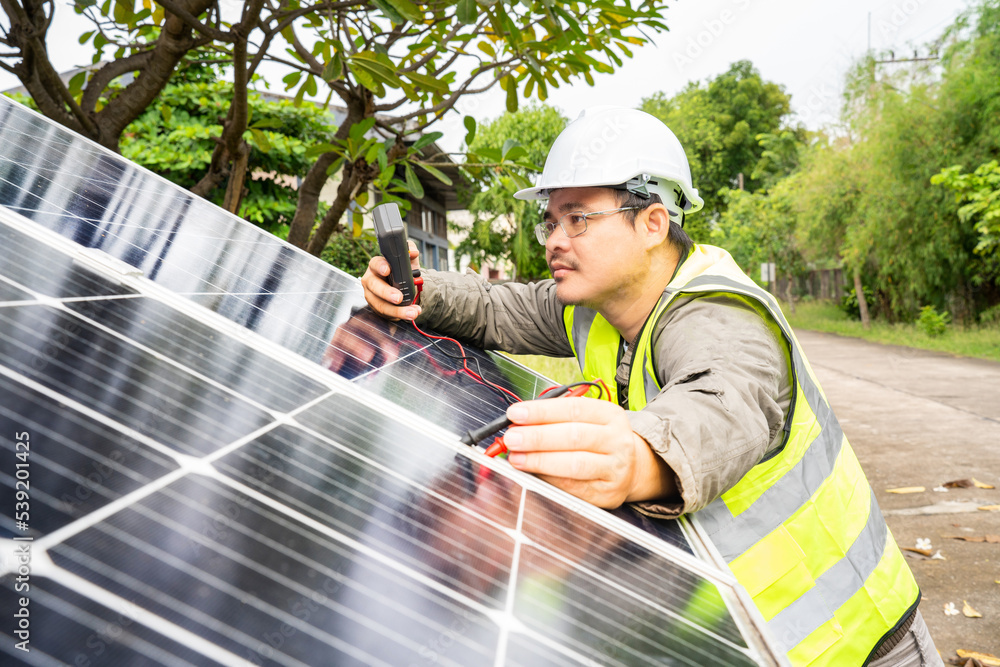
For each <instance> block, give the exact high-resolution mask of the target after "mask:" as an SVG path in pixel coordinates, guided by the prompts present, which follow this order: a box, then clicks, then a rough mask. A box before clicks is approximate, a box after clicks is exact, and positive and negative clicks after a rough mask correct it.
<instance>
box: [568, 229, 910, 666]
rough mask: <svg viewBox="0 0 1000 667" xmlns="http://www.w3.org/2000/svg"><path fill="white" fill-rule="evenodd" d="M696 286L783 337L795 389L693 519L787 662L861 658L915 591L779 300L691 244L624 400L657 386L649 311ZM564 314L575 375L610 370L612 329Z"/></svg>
mask: <svg viewBox="0 0 1000 667" xmlns="http://www.w3.org/2000/svg"><path fill="white" fill-rule="evenodd" d="M706 295H718V296H726V297H730V298H733V299H737V300H739V301H741V302H742V303H744V304H746V305H748V306H750V307H752V308H753V309H754V310H756V311H757V312H758V313H759V314H760V315H761V317H762V318H763V319H764V321H765V322H766V323H767V324H768V326H769V327H771V328H772V330H773V331H774V332H775V334H777V335H778V336H779V338H780V339H782V340H783V341H784V343H785V346H784V347H785V350H784V351H785V355H786V361H787V363H788V364H789V372H790V377H791V379H792V385H793V396H792V401H791V405H790V407H789V413H788V418H787V420H786V424H785V429H784V435H783V437H782V441H781V443H780V446H777V447H775V448H774V449H773V450H772V451H770V452H768V453H767V455H765V457H764V459H763V460H762V461H761V462H759V463H758V464H757V465H755V466H754V467H753V468H751V469H750V470H749V471H748V472H747V473H746V474H745V475H744V476H743V478H742V479H740V481H739V482H737V483H736V485H735V486H733V487H732V488H731V489H729V490H728V491H726V492H725V493H723V494H722V496H721V497H719V498H717V499H715V500H714V501H712V502H711V503H710V504H709V505H708V506H707V507H705V508H704V509H702V510H699V511H697V512H695V513H694V514H693V515H692V517H693V518H694V519H696V520H697V521H698V522H700V524H701V525H702V526H703V527H704V529H705V530H706V532H707V533H708V535H709V536H710V537H711V539H712V542H713V543H714V544H715V546H716V547H717V548H718V550H719V552H720V553H721V554H722V556H723V558H725V560H726V562H727V563H728V564H729V567H730V568H731V569H732V571H733V574H734V575H736V578H737V580H738V581H739V582H740V584H742V585H743V587H744V588H745V589H746V590H747V592H748V593H749V594H750V596H751V597H752V598H753V601H754V603H755V604H756V605H757V608H758V609H759V610H760V612H761V614H762V615H763V617H764V620H765V621H767V624H768V627H769V628H770V630H771V632H772V635H773V636H774V638H775V640H776V641H777V642H778V644H779V648H780V649H782V650H784V651H786V652H787V655H788V658H789V660H790V661H791V663H792V664H793V665H803V666H804V665H811V666H818V665H836V666H838V667H840V666H843V665H864V664H865V663H866V661H867V660H868V659H869V658H870V657H871V655H872V654H873V653H874V651H875V650H876V649H877V648H878V646H879V645H880V644H881V642H882V641H883V640H884V639H885V638H886V637H888V636H889V635H890V634H892V633H893V632H894V631H895V630H896V629H897V628H898V627H899V625H900V624H901V623H902V622H903V621H904V620H905V619H906V618H907V617H908V616H909V614H910V612H911V611H912V610H913V609H915V608H916V605H917V602H918V601H919V597H920V591H919V589H918V587H917V583H916V581H915V580H914V578H913V574H912V573H911V572H910V569H909V567H908V566H907V564H906V562H905V560H904V559H903V556H902V554H901V553H900V551H899V547H898V546H897V545H896V542H895V540H893V538H892V535H891V534H890V532H889V527H888V526H887V525H886V523H885V519H884V518H883V517H882V513H881V511H880V510H879V507H878V504H877V503H876V501H875V495H874V493H873V492H872V489H871V487H870V486H869V484H868V480H867V479H866V478H865V475H864V472H862V470H861V466H860V464H859V463H858V460H857V457H856V456H855V455H854V451H853V450H852V449H851V446H850V445H849V444H848V442H847V439H846V438H845V437H844V433H843V431H842V430H841V428H840V424H839V423H838V422H837V418H836V417H835V416H834V414H833V411H832V410H831V409H830V405H829V403H828V402H827V400H826V397H825V395H824V394H823V391H822V389H820V386H819V383H818V382H817V381H816V378H815V376H814V375H813V372H812V369H811V368H810V367H809V364H808V362H807V361H806V359H805V357H804V356H803V355H802V352H801V350H800V348H799V344H798V342H797V341H796V340H795V336H794V334H793V333H792V330H791V327H790V326H789V325H788V322H787V321H786V320H785V317H784V315H782V313H781V310H780V309H779V308H778V304H777V302H776V301H775V300H774V297H772V296H771V295H770V294H768V293H767V292H765V291H764V290H762V289H760V288H759V287H758V286H757V285H756V284H755V283H754V282H753V281H752V280H751V279H750V278H748V277H747V276H746V275H745V274H744V273H743V271H741V270H740V268H739V266H738V265H737V264H736V262H735V261H733V258H732V257H731V256H730V255H729V253H727V252H726V251H725V250H722V249H721V248H715V247H712V246H703V245H696V246H695V247H694V249H693V250H692V252H691V254H690V255H689V256H688V258H687V260H685V261H684V263H683V264H682V265H681V267H680V269H679V270H678V271H677V274H676V275H675V276H674V278H673V279H672V280H671V281H670V284H668V285H667V287H666V288H665V289H664V291H663V296H662V297H661V298H660V300H659V302H658V303H657V305H656V308H655V309H654V310H653V312H652V314H651V315H650V317H649V319H648V320H647V321H646V324H645V326H644V327H643V329H642V332H641V333H640V335H639V339H638V341H637V342H636V344H635V349H634V351H633V358H632V367H631V370H630V374H629V383H628V407H629V409H630V410H640V409H642V408H643V407H644V406H645V405H646V402H647V400H648V398H649V397H652V396H655V395H656V394H657V393H658V392H659V391H660V389H661V385H660V382H659V380H658V379H657V377H656V372H655V366H654V362H653V350H652V345H651V338H652V333H653V331H654V330H655V328H656V322H657V320H658V319H659V318H660V317H661V316H662V315H663V313H664V312H666V310H667V308H668V307H669V306H670V304H671V303H672V302H673V300H674V299H676V298H677V297H679V296H706ZM678 307H681V308H682V307H683V305H680V306H678ZM563 318H564V322H565V325H566V331H567V334H568V336H569V339H570V343H571V345H572V346H573V351H574V354H575V355H576V357H577V361H578V362H579V364H580V368H581V370H582V371H583V374H584V377H586V378H587V379H588V380H592V379H595V378H605V379H610V378H613V377H614V376H615V373H616V370H617V365H618V350H619V346H620V344H621V337H620V335H619V334H618V331H616V330H615V329H614V327H612V326H611V325H610V324H609V323H608V321H607V320H605V319H604V318H603V317H602V316H601V315H599V314H598V313H596V312H595V311H593V310H590V309H588V308H583V307H573V306H568V307H567V308H566V309H565V311H564V315H563ZM609 384H611V383H609ZM614 398H615V397H612V399H614Z"/></svg>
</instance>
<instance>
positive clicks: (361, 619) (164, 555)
mask: <svg viewBox="0 0 1000 667" xmlns="http://www.w3.org/2000/svg"><path fill="white" fill-rule="evenodd" d="M133 510H134V511H137V512H139V513H140V514H143V515H144V516H146V517H147V518H149V519H151V520H152V521H154V522H156V523H158V524H160V525H163V526H165V527H167V528H170V529H172V530H174V531H176V532H177V533H179V534H181V535H183V536H185V537H187V538H188V539H190V540H192V541H194V542H198V543H200V544H201V545H202V546H204V547H206V548H208V549H211V550H213V551H215V552H216V553H218V554H221V555H223V556H225V557H227V558H229V559H230V560H232V561H234V562H236V563H239V564H240V565H242V566H243V567H245V568H248V569H250V570H253V571H255V572H256V573H257V574H258V575H260V576H261V577H263V578H268V579H271V580H272V581H274V582H276V583H278V584H281V585H283V586H285V587H286V588H288V589H289V590H291V591H292V592H294V593H296V594H298V595H299V596H300V598H303V599H308V598H310V597H311V596H312V594H313V593H315V591H313V590H311V589H309V588H308V587H306V586H303V585H302V584H301V583H299V582H297V581H295V580H294V579H291V578H290V577H286V576H284V575H282V574H280V573H279V572H276V571H274V570H273V569H270V568H267V567H265V566H263V565H261V564H260V563H258V562H257V561H255V560H253V559H250V558H247V557H246V556H244V555H243V554H240V553H238V552H236V551H234V550H233V549H229V548H227V547H226V546H224V545H223V544H221V543H220V542H218V541H215V540H211V539H208V538H206V537H204V536H203V535H201V534H199V533H198V532H197V531H193V530H191V529H190V528H188V527H187V526H184V525H182V524H180V523H178V522H176V521H173V520H171V519H170V518H169V517H164V516H162V515H160V514H158V513H156V512H154V511H153V510H151V509H149V508H145V507H142V506H141V505H137V506H135V507H134V508H133ZM219 516H220V517H221V516H224V515H221V514H220V515H219ZM231 523H232V522H230V524H231ZM125 534H126V535H128V533H125ZM130 537H131V536H130ZM131 544H133V545H134V544H136V542H135V541H132V542H131ZM149 547H150V548H149V549H147V548H146V545H142V546H140V548H141V549H142V550H143V551H145V552H146V553H147V554H148V555H150V556H152V557H153V558H156V559H157V560H159V561H161V562H163V563H165V564H167V565H172V566H173V567H175V568H178V569H184V570H186V571H187V572H188V573H190V575H191V576H193V577H196V578H197V579H199V580H201V581H202V582H204V583H206V584H208V585H209V586H211V587H212V588H213V589H215V590H217V591H221V592H223V593H227V594H228V595H230V596H231V597H233V598H235V599H239V600H241V601H242V602H243V604H248V605H250V606H252V607H254V608H255V609H257V610H259V611H262V612H264V613H265V614H267V615H269V616H271V617H273V618H276V619H278V620H280V621H281V622H282V623H286V624H288V625H289V626H292V627H295V628H297V629H299V630H301V631H302V632H303V633H304V634H307V635H310V636H312V637H315V638H316V639H318V640H320V641H322V642H325V643H327V644H329V645H330V646H333V647H336V648H338V649H340V650H342V651H344V652H345V653H347V654H348V655H351V656H352V657H354V658H356V659H358V660H362V661H363V662H365V663H366V664H374V663H379V664H384V663H381V661H378V660H376V659H375V658H374V656H371V655H369V654H367V653H365V652H363V651H360V650H358V649H356V648H355V647H353V646H351V645H349V644H346V643H345V642H344V641H343V640H342V639H340V638H339V637H336V636H334V635H331V634H329V633H327V632H323V631H322V630H320V629H319V628H318V627H316V626H312V625H309V624H308V623H306V622H305V621H303V620H302V619H300V618H298V617H297V616H295V615H294V614H291V613H289V612H287V611H285V610H283V609H280V608H278V607H275V606H274V605H273V604H270V603H268V602H265V601H263V600H261V599H260V598H257V597H255V596H254V595H253V594H252V593H247V592H246V591H243V590H241V589H239V588H237V587H236V586H233V585H232V584H230V583H228V582H227V581H224V580H222V579H219V578H218V577H216V576H214V575H212V574H209V573H208V572H205V571H203V570H198V569H197V568H191V564H190V563H188V562H186V561H184V560H181V559H180V558H177V557H176V556H175V555H173V554H171V553H169V552H166V551H163V550H162V549H158V548H156V547H154V546H152V545H149ZM322 604H323V605H324V606H325V607H327V608H328V609H330V610H331V611H333V612H335V613H338V614H341V615H343V616H345V617H347V618H350V619H352V620H353V621H354V622H356V623H358V624H359V625H363V626H366V627H368V629H369V630H374V631H375V632H376V633H378V634H382V635H385V636H387V637H390V638H392V637H393V636H395V637H396V641H397V642H399V643H400V644H402V645H404V646H406V647H407V648H408V649H409V650H411V651H416V650H419V646H417V645H414V644H412V642H409V641H408V640H407V639H406V638H405V637H403V636H402V635H398V634H396V633H393V632H392V629H391V628H389V627H387V626H386V625H385V624H383V623H380V622H378V621H376V620H375V619H372V618H369V617H367V616H364V615H363V614H359V613H357V612H355V611H354V610H353V609H351V608H349V607H347V606H345V605H343V604H340V603H338V602H334V601H333V600H331V599H330V598H326V600H324V601H323V603H322ZM397 611H399V610H397Z"/></svg>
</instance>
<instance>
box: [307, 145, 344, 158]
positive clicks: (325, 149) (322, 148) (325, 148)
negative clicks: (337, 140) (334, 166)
mask: <svg viewBox="0 0 1000 667" xmlns="http://www.w3.org/2000/svg"><path fill="white" fill-rule="evenodd" d="M340 152H342V149H341V148H340V147H339V146H334V145H333V144H316V145H315V146H310V147H309V149H308V150H306V154H305V157H307V158H309V159H312V158H314V157H319V156H320V155H322V154H323V153H340Z"/></svg>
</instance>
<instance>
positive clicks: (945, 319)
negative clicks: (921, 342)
mask: <svg viewBox="0 0 1000 667" xmlns="http://www.w3.org/2000/svg"><path fill="white" fill-rule="evenodd" d="M950 321H951V316H950V315H948V313H939V312H937V311H936V310H935V309H934V306H924V307H923V308H921V309H920V316H919V317H918V318H917V329H919V330H920V331H922V332H924V334H925V335H927V336H929V337H930V338H936V337H938V336H941V335H942V334H944V332H945V331H947V330H948V323H949V322H950Z"/></svg>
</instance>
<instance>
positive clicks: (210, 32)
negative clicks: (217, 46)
mask: <svg viewBox="0 0 1000 667" xmlns="http://www.w3.org/2000/svg"><path fill="white" fill-rule="evenodd" d="M156 2H157V4H159V5H160V6H161V7H163V8H164V9H165V10H167V11H168V12H170V13H171V14H173V15H174V16H176V17H177V18H179V19H181V20H182V21H184V24H185V25H186V26H187V27H189V28H191V29H192V30H194V31H195V32H198V33H200V34H202V35H204V36H205V37H208V38H210V39H212V40H215V41H219V42H232V41H233V34H232V32H226V31H225V30H217V29H215V28H212V27H210V26H207V25H205V24H204V23H202V22H201V21H199V20H198V17H197V16H195V15H194V14H192V13H191V12H190V11H188V10H187V9H185V8H184V7H181V6H180V5H178V4H177V3H176V2H174V0H156ZM207 9H208V7H206V8H205V9H203V10H201V11H206V10H207ZM198 13H199V14H200V13H201V12H198Z"/></svg>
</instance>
